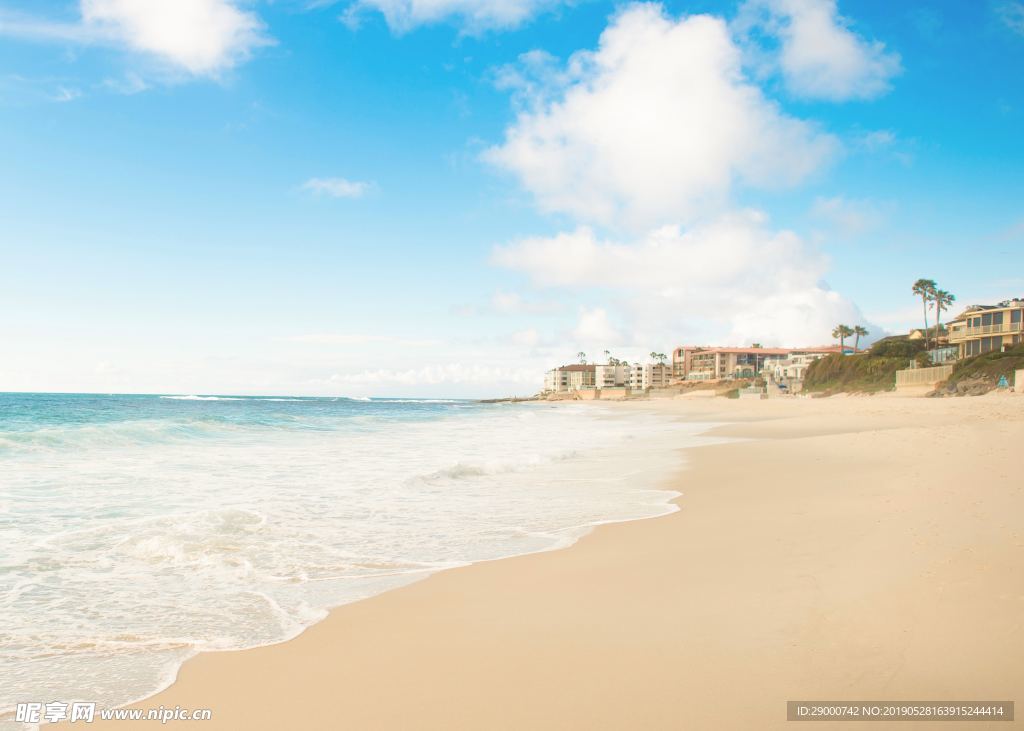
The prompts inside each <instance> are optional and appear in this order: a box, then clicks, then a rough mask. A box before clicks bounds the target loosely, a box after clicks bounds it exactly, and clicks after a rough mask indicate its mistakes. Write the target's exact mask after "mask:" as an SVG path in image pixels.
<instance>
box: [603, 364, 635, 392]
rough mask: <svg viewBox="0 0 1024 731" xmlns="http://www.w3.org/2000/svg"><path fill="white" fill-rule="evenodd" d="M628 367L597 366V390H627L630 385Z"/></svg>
mask: <svg viewBox="0 0 1024 731" xmlns="http://www.w3.org/2000/svg"><path fill="white" fill-rule="evenodd" d="M631 368H632V366H628V365H622V364H620V365H595V366H594V385H595V386H596V387H597V388H625V387H626V386H628V385H629V380H630V371H631Z"/></svg>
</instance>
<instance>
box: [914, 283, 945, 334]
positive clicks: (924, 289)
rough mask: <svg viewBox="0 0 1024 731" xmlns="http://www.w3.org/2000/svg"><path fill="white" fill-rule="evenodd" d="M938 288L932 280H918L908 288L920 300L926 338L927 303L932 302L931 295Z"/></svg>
mask: <svg viewBox="0 0 1024 731" xmlns="http://www.w3.org/2000/svg"><path fill="white" fill-rule="evenodd" d="M937 288H938V285H936V284H935V280H934V279H918V280H917V281H916V282H914V286H912V287H911V288H910V291H911V292H913V293H914V294H915V295H916V296H918V297H920V298H921V308H922V309H923V310H924V336H925V338H927V337H928V303H929V302H931V301H932V294H934V292H935V290H936V289H937Z"/></svg>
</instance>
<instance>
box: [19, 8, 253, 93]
mask: <svg viewBox="0 0 1024 731" xmlns="http://www.w3.org/2000/svg"><path fill="white" fill-rule="evenodd" d="M80 10H81V21H80V22H78V23H57V22H52V21H48V20H39V19H36V18H26V17H17V18H12V17H9V16H8V17H6V18H0V33H6V34H9V35H17V36H22V37H28V38H38V39H42V40H60V41H70V42H78V43H86V44H101V45H114V46H120V47H126V48H128V49H130V50H132V51H136V52H139V53H143V54H146V55H149V56H152V57H154V58H156V59H158V60H160V61H161V62H163V63H165V64H167V65H168V66H170V67H172V68H174V69H178V70H184V71H186V72H187V73H189V74H192V75H194V76H216V75H217V74H219V73H221V72H222V71H224V70H226V69H229V68H231V67H233V66H235V65H237V64H239V63H241V62H242V61H245V60H246V59H247V58H249V57H250V55H251V54H252V52H253V51H254V50H255V49H256V48H257V47H259V46H264V45H267V44H269V43H272V41H271V40H270V38H269V37H268V36H267V35H266V34H265V31H264V26H263V23H262V22H261V21H260V19H259V18H258V17H257V16H256V15H255V14H254V13H252V12H250V11H247V10H242V9H241V8H240V7H238V4H237V2H235V1H234V0H174V1H173V2H168V1H166V0H81V4H80Z"/></svg>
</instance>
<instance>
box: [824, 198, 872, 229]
mask: <svg viewBox="0 0 1024 731" xmlns="http://www.w3.org/2000/svg"><path fill="white" fill-rule="evenodd" d="M811 216H812V217H814V218H817V219H818V220H820V221H824V222H825V223H827V224H828V225H829V226H831V227H832V228H833V229H835V230H836V231H837V232H839V233H841V234H843V235H845V236H857V235H858V234H862V233H865V232H867V231H870V230H871V229H873V228H875V227H877V226H878V225H879V224H880V223H881V222H882V214H881V212H880V211H879V210H878V208H877V207H876V206H875V205H874V204H873V203H871V202H870V201H865V200H851V199H849V198H844V197H842V196H833V197H831V198H824V197H819V198H816V199H815V201H814V205H813V206H812V207H811Z"/></svg>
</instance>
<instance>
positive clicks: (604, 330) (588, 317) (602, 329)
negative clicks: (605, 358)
mask: <svg viewBox="0 0 1024 731" xmlns="http://www.w3.org/2000/svg"><path fill="white" fill-rule="evenodd" d="M572 337H573V340H574V341H575V342H577V343H580V344H582V345H586V346H588V347H594V346H595V345H597V346H600V345H618V344H620V343H621V342H622V340H623V337H622V333H621V332H619V330H618V329H617V328H616V327H615V326H614V325H612V323H611V320H609V319H608V311H607V310H605V309H604V308H603V307H595V308H593V309H587V308H583V309H581V310H580V319H579V322H577V323H576V328H575V329H574V330H573V331H572Z"/></svg>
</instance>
